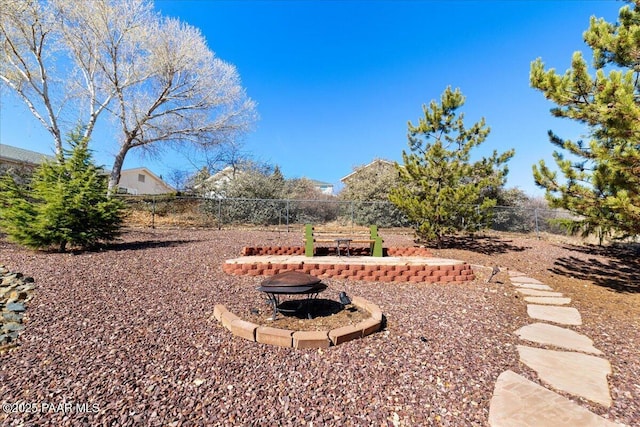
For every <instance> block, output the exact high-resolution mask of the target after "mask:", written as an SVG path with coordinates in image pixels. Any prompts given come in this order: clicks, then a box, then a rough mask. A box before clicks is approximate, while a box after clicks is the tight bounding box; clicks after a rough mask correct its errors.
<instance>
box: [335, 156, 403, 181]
mask: <svg viewBox="0 0 640 427" xmlns="http://www.w3.org/2000/svg"><path fill="white" fill-rule="evenodd" d="M394 168H395V163H394V162H391V161H389V160H384V159H375V160H374V161H372V162H371V163H369V164H367V165H364V166H361V167H359V168H358V169H356V170H354V171H353V172H351V173H350V174H349V175H347V176H345V177H342V178H341V179H340V181H341V182H342V183H343V184H347V183H348V182H349V180H351V179H352V178H354V177H356V176H357V175H358V174H360V173H362V172H364V171H367V172H369V171H370V170H372V169H373V170H376V169H377V170H387V169H394Z"/></svg>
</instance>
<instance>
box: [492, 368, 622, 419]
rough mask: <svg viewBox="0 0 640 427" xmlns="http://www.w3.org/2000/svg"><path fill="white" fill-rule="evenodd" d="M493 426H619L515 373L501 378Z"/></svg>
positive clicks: (509, 373) (496, 395) (497, 384)
mask: <svg viewBox="0 0 640 427" xmlns="http://www.w3.org/2000/svg"><path fill="white" fill-rule="evenodd" d="M489 425H490V426H492V427H575V426H581V427H615V426H620V424H616V423H613V422H611V421H609V420H606V419H604V418H602V417H600V416H598V415H596V414H594V413H593V412H590V411H588V410H587V409H585V408H583V407H582V406H579V405H578V404H577V403H575V402H573V401H571V400H569V399H567V398H566V397H564V396H560V395H559V394H557V393H554V392H552V391H550V390H547V389H546V388H544V387H542V386H540V385H538V384H536V383H534V382H532V381H529V380H528V379H526V378H524V377H523V376H521V375H518V374H516V373H515V372H512V371H505V372H503V373H502V374H500V376H499V377H498V380H497V381H496V386H495V388H494V390H493V397H492V398H491V403H490V406H489Z"/></svg>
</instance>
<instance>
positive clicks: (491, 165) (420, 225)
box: [389, 87, 514, 245]
mask: <svg viewBox="0 0 640 427" xmlns="http://www.w3.org/2000/svg"><path fill="white" fill-rule="evenodd" d="M464 101H465V98H464V96H463V95H462V93H461V92H460V90H459V89H456V90H455V91H454V90H452V89H451V87H448V88H447V89H446V90H445V91H444V93H443V94H442V95H441V98H440V104H438V103H437V102H436V101H435V100H433V101H431V103H430V104H429V106H428V107H427V106H426V105H423V107H422V110H423V113H424V117H422V118H420V120H419V123H418V125H417V126H414V125H413V124H412V123H411V122H409V124H408V128H409V134H408V139H409V148H410V149H411V152H410V153H407V152H406V151H403V152H402V159H403V162H404V165H403V166H400V165H396V168H397V171H398V174H399V177H400V182H401V185H400V186H398V187H396V188H394V189H393V190H392V191H391V194H390V196H389V198H390V200H391V201H392V202H393V203H394V204H395V205H396V206H398V208H399V209H400V210H402V211H403V212H404V213H405V215H407V217H408V218H409V219H410V220H411V221H412V222H413V223H415V224H416V234H417V237H418V238H419V239H421V240H425V241H428V242H433V241H435V242H436V243H437V244H438V245H440V244H441V242H442V239H443V237H444V236H446V235H450V234H453V233H455V232H458V231H466V232H473V231H477V230H478V229H480V228H482V227H483V226H484V224H486V223H487V221H488V219H489V218H488V217H489V216H490V212H491V210H490V208H492V207H493V206H495V204H496V200H495V199H494V198H491V197H490V194H492V193H494V189H495V188H498V187H501V186H503V185H504V182H505V177H506V174H507V172H508V170H507V167H506V165H505V164H506V162H507V161H508V160H509V159H510V158H511V157H513V154H514V151H513V150H509V151H507V152H505V153H502V154H498V153H497V151H495V150H494V152H493V154H492V155H491V157H488V158H482V159H480V160H478V161H476V162H471V161H470V158H471V150H472V149H473V148H475V147H477V146H478V145H480V144H481V143H483V142H484V141H485V139H486V138H487V136H488V135H489V132H490V129H489V128H488V127H487V126H486V125H485V120H484V118H482V119H481V120H480V121H478V122H477V123H475V124H474V125H473V126H471V127H470V128H468V129H467V128H466V127H465V126H464V114H462V113H460V114H458V113H457V110H458V109H459V108H460V107H462V106H463V105H464Z"/></svg>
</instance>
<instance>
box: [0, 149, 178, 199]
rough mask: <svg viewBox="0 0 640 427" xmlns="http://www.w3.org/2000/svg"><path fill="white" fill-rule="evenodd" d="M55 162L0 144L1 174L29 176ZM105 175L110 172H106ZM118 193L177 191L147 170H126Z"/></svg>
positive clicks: (49, 157) (38, 154) (52, 157)
mask: <svg viewBox="0 0 640 427" xmlns="http://www.w3.org/2000/svg"><path fill="white" fill-rule="evenodd" d="M45 160H50V161H55V160H56V158H55V156H50V155H46V154H42V153H38V152H36V151H31V150H25V149H23V148H18V147H14V146H12V145H6V144H0V174H2V173H4V172H5V171H7V170H9V169H12V170H14V171H15V174H16V175H17V176H22V177H24V176H27V174H29V175H30V174H31V173H32V172H33V170H34V169H35V168H36V167H38V165H40V164H41V163H42V162H43V161H45ZM103 173H104V175H108V174H109V171H108V170H104V172H103ZM118 192H120V193H127V194H165V193H173V192H175V189H174V188H173V187H171V186H170V185H168V184H167V183H165V182H164V181H162V178H159V177H158V176H156V175H155V174H154V173H153V172H151V171H150V170H149V169H147V168H144V167H142V168H135V169H126V170H123V171H122V172H121V176H120V182H119V183H118Z"/></svg>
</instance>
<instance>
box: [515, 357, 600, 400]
mask: <svg viewBox="0 0 640 427" xmlns="http://www.w3.org/2000/svg"><path fill="white" fill-rule="evenodd" d="M517 348H518V353H519V355H520V361H521V362H522V363H524V364H525V365H527V366H528V367H530V368H531V369H533V370H534V371H536V373H537V374H538V376H539V377H540V379H541V380H542V381H544V382H545V383H547V384H549V385H551V386H552V387H554V388H555V389H557V390H562V391H565V392H567V393H571V394H574V395H576V396H580V397H583V398H585V399H588V400H590V401H592V402H595V403H598V404H600V405H602V406H605V407H609V406H611V403H612V401H611V395H610V393H609V383H608V382H607V375H609V374H611V364H610V363H609V361H608V360H606V359H602V358H600V357H596V356H589V355H586V354H582V353H576V352H568V351H556V350H544V349H540V348H534V347H528V346H523V345H519V346H517Z"/></svg>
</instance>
